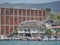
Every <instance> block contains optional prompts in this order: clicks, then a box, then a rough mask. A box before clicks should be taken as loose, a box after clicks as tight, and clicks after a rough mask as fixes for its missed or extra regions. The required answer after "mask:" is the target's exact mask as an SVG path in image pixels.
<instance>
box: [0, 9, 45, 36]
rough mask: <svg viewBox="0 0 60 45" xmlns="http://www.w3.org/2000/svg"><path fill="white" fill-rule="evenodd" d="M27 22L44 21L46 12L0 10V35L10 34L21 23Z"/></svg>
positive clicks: (35, 10)
mask: <svg viewBox="0 0 60 45" xmlns="http://www.w3.org/2000/svg"><path fill="white" fill-rule="evenodd" d="M27 20H37V21H44V20H46V10H37V9H15V8H0V34H1V35H10V34H12V32H13V31H14V30H17V27H18V26H19V24H20V23H21V22H24V21H27Z"/></svg>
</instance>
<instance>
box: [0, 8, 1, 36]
mask: <svg viewBox="0 0 60 45" xmlns="http://www.w3.org/2000/svg"><path fill="white" fill-rule="evenodd" d="M0 35H1V9H0Z"/></svg>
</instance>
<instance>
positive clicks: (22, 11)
mask: <svg viewBox="0 0 60 45" xmlns="http://www.w3.org/2000/svg"><path fill="white" fill-rule="evenodd" d="M22 22H23V9H22Z"/></svg>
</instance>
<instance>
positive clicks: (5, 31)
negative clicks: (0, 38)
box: [4, 9, 6, 35]
mask: <svg viewBox="0 0 60 45" xmlns="http://www.w3.org/2000/svg"><path fill="white" fill-rule="evenodd" d="M4 14H6V9H4ZM5 19H6V16H4V24H6V21H5ZM4 35H6V27H5V26H4Z"/></svg>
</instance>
